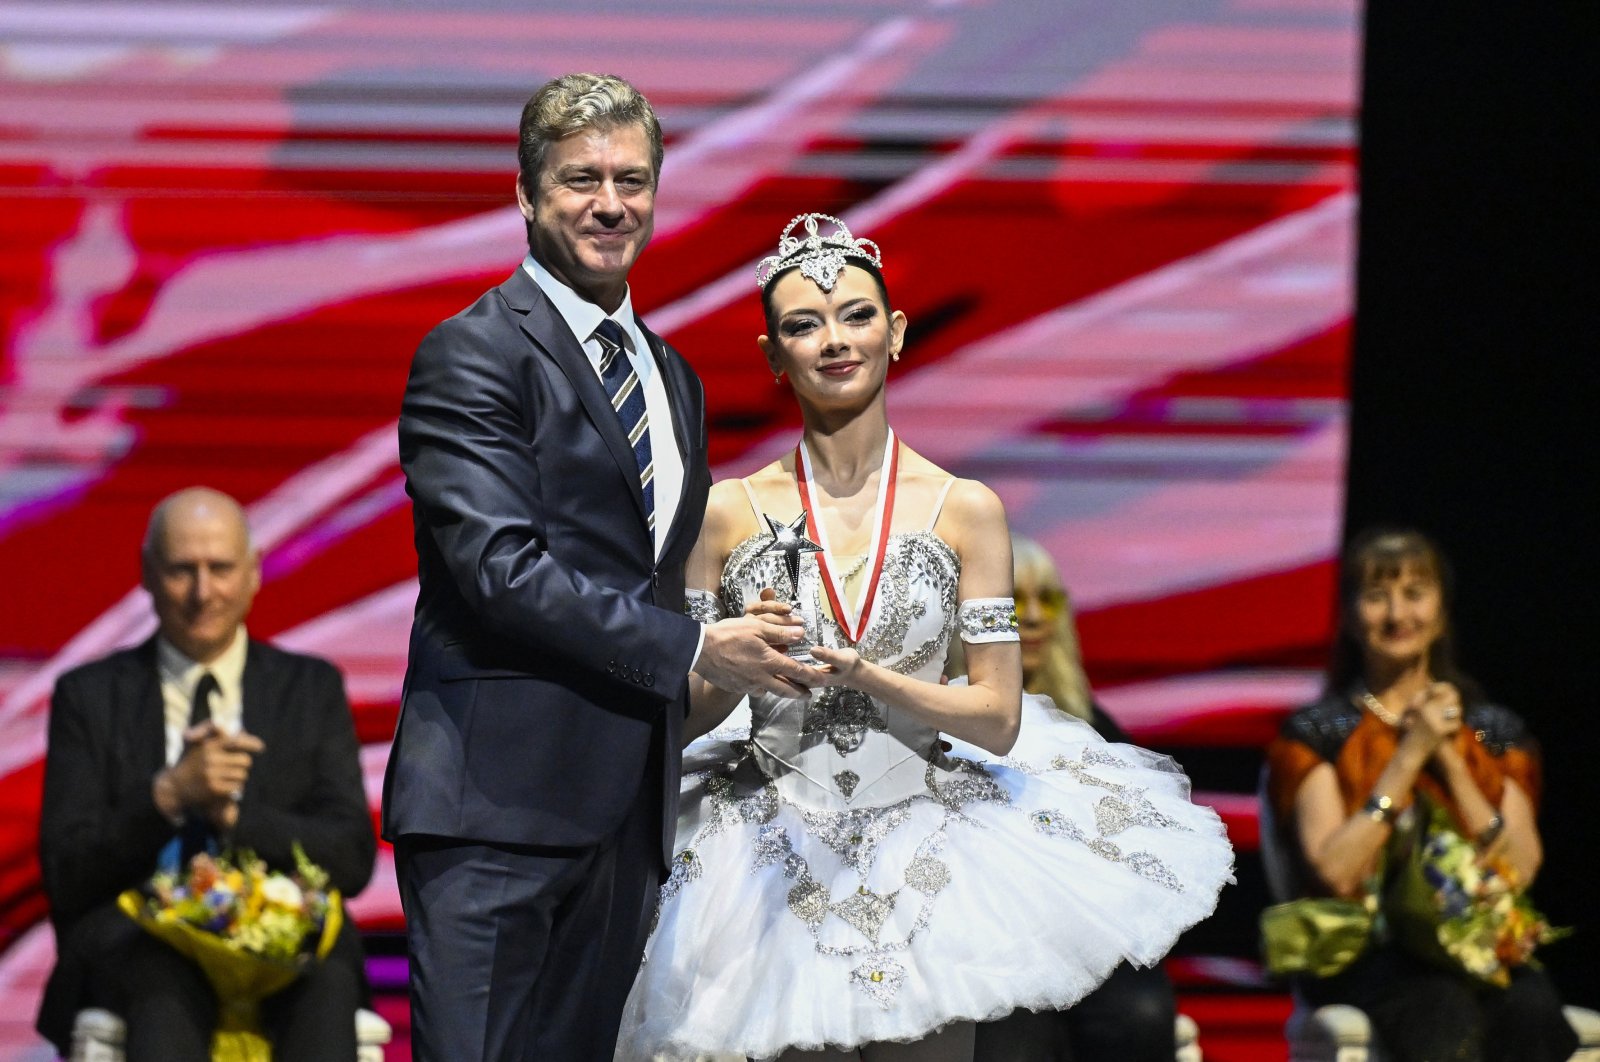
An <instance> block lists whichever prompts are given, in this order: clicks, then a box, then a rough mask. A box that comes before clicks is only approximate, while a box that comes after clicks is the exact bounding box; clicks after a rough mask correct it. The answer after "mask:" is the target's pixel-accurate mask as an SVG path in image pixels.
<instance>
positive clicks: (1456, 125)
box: [1346, 0, 1600, 1006]
mask: <svg viewBox="0 0 1600 1062" xmlns="http://www.w3.org/2000/svg"><path fill="white" fill-rule="evenodd" d="M1597 10H1600V4H1595V3H1592V2H1589V0H1576V2H1572V3H1566V4H1548V5H1547V4H1540V3H1531V4H1528V3H1500V4H1494V5H1489V4H1475V3H1467V4H1420V5H1419V4H1414V3H1409V2H1394V0H1369V4H1368V11H1367V48H1366V70H1365V78H1364V90H1363V94H1364V101H1363V117H1362V163H1361V186H1362V212H1361V221H1360V243H1359V260H1358V261H1359V265H1358V269H1357V290H1358V295H1357V305H1356V333H1355V351H1354V359H1353V368H1352V379H1351V398H1352V414H1351V437H1350V465H1349V493H1348V498H1347V506H1346V530H1347V533H1354V532H1355V531H1357V530H1359V529H1361V528H1363V527H1366V526H1369V525H1371V524H1374V523H1384V524H1405V525H1412V526H1417V527H1420V528H1422V529H1423V530H1425V531H1427V532H1429V533H1430V534H1432V535H1433V536H1434V537H1435V538H1436V539H1437V540H1438V541H1439V542H1440V543H1441V544H1442V546H1443V548H1444V549H1445V551H1446V553H1447V554H1448V555H1449V556H1450V557H1451V559H1452V560H1453V561H1454V563H1455V566H1456V569H1457V577H1458V578H1457V581H1458V584H1459V587H1458V589H1459V594H1458V598H1459V599H1458V602H1457V606H1456V614H1455V621H1456V627H1457V631H1458V634H1459V636H1460V642H1461V659H1462V664H1463V666H1464V668H1465V670H1466V671H1468V672H1469V673H1470V674H1473V675H1474V676H1475V677H1476V678H1477V679H1478V680H1479V681H1480V682H1481V683H1482V684H1483V685H1484V686H1485V687H1486V688H1487V689H1488V690H1489V692H1490V693H1491V695H1493V696H1494V697H1495V698H1496V699H1498V700H1499V701H1501V702H1502V703H1504V704H1505V705H1507V706H1508V707H1510V708H1512V709H1514V710H1516V711H1517V712H1519V713H1521V714H1522V715H1523V716H1524V717H1525V718H1526V719H1527V720H1528V722H1529V723H1530V724H1531V726H1532V727H1533V729H1534V732H1535V733H1536V734H1537V735H1538V737H1539V738H1540V739H1541V741H1542V744H1543V747H1544V752H1545V764H1546V787H1545V794H1544V801H1543V810H1542V814H1541V827H1542V829H1543V834H1544V839H1545V844H1546V862H1545V870H1544V872H1543V874H1542V875H1541V878H1540V880H1539V882H1538V884H1537V886H1536V887H1535V890H1534V895H1535V898H1536V900H1537V901H1538V902H1539V903H1540V904H1541V905H1542V906H1543V907H1544V908H1545V909H1546V911H1547V913H1549V914H1550V915H1551V916H1552V917H1553V919H1554V920H1556V921H1558V922H1560V923H1562V924H1566V925H1571V926H1575V927H1577V929H1578V934H1577V936H1576V937H1575V938H1573V939H1571V940H1568V941H1565V942H1563V943H1560V944H1556V945H1553V946H1552V947H1551V948H1550V949H1549V950H1548V952H1546V957H1547V962H1548V965H1549V966H1550V968H1551V969H1552V971H1553V972H1554V974H1555V976H1556V979H1557V982H1558V984H1559V985H1560V986H1561V988H1562V989H1563V992H1564V994H1565V995H1566V997H1567V999H1568V1001H1569V1002H1575V1003H1582V1004H1585V1005H1588V1006H1600V963H1596V962H1595V960H1594V956H1595V955H1596V954H1597V953H1600V870H1596V869H1592V868H1595V867H1600V858H1596V851H1595V850H1596V848H1597V847H1600V738H1597V736H1596V735H1597V730H1600V666H1597V660H1600V623H1597V622H1596V613H1597V612H1600V581H1597V579H1596V568H1597V565H1596V563H1595V556H1596V552H1597V551H1600V522H1597V519H1596V510H1597V509H1600V476H1597V475H1596V470H1597V463H1596V460H1595V458H1596V453H1597V448H1596V447H1595V445H1594V443H1593V441H1592V440H1593V437H1594V435H1595V433H1596V432H1600V387H1597V381H1600V317H1597V311H1596V306H1597V305H1600V256H1597V253H1596V248H1597V247H1600V224H1597V219H1600V165H1597V158H1600V152H1597V149H1596V143H1597V137H1600V107H1597V102H1600V101H1597V98H1596V96H1597V93H1596V86H1600V64H1597V62H1596V57H1595V54H1594V53H1595V51H1596V48H1595V42H1596V41H1597V40H1600V25H1597V22H1600V20H1597V17H1596V12H1597Z"/></svg>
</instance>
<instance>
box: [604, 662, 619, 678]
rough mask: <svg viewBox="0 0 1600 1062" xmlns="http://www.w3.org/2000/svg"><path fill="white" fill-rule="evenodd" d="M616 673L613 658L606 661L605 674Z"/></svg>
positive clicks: (615, 663)
mask: <svg viewBox="0 0 1600 1062" xmlns="http://www.w3.org/2000/svg"><path fill="white" fill-rule="evenodd" d="M616 673H617V662H616V661H615V660H610V661H607V662H606V674H608V675H615V674H616Z"/></svg>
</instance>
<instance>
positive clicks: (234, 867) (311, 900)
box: [117, 844, 344, 1062]
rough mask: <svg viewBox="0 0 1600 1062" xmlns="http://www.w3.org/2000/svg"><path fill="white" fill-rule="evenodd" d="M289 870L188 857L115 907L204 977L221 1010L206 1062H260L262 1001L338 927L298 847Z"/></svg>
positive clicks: (319, 954)
mask: <svg viewBox="0 0 1600 1062" xmlns="http://www.w3.org/2000/svg"><path fill="white" fill-rule="evenodd" d="M294 858H295V871H294V873H293V874H285V873H282V872H281V871H269V870H268V869H267V865H266V863H265V862H264V861H262V860H260V859H257V858H256V857H255V855H254V853H251V852H247V851H241V852H238V853H236V854H235V856H234V858H232V859H228V858H215V859H214V858H212V857H211V856H209V855H205V854H201V855H197V856H195V857H194V859H193V861H192V862H191V863H190V864H189V867H188V869H187V871H186V872H183V873H179V874H174V873H170V872H160V873H157V874H156V875H155V876H154V877H152V878H151V879H150V880H149V881H148V882H147V883H146V884H145V885H144V886H143V887H142V888H138V889H129V890H128V891H127V892H124V893H123V894H122V895H121V896H120V897H119V898H118V900H117V903H118V906H120V907H121V908H122V910H123V912H124V913H126V914H127V915H128V916H129V917H130V918H132V919H133V920H134V921H135V922H138V923H139V925H141V926H143V927H144V928H145V929H146V930H147V931H148V932H150V933H151V934H153V935H155V936H156V937H159V938H160V939H161V940H163V941H165V942H166V943H167V944H170V945H171V946H172V947H174V948H176V949H178V951H180V952H182V953H183V954H184V955H186V956H188V957H189V958H191V959H193V960H194V962H195V963H196V964H197V965H198V966H199V967H200V968H201V970H203V971H204V972H205V975H206V978H207V980H209V981H210V982H211V987H212V988H213V989H215V990H216V993H217V998H218V999H219V1000H220V1001H221V1004H222V1013H221V1015H220V1016H219V1020H218V1024H217V1035H216V1039H215V1040H214V1041H213V1043H212V1058H213V1062H258V1060H260V1062H265V1060H267V1059H270V1058H271V1048H270V1045H269V1044H268V1043H267V1041H266V1039H265V1038H264V1037H263V1036H262V1035H261V1031H260V1030H261V1027H260V1019H259V1014H258V1008H259V1005H260V1003H261V1000H263V999H265V998H266V997H267V996H270V995H271V994H272V993H274V992H277V991H280V990H282V989H283V988H285V987H287V986H288V985H289V984H290V983H291V982H292V981H293V980H294V979H295V978H296V977H298V976H299V975H300V973H301V972H302V971H303V970H305V969H306V968H307V967H309V966H311V965H312V964H314V963H316V962H319V961H321V959H322V958H323V957H324V956H326V955H327V953H328V951H329V949H331V948H332V947H333V942H334V940H335V939H337V937H338V935H339V928H340V926H341V925H342V923H343V920H344V913H343V907H342V905H341V903H340V899H339V892H338V890H337V889H330V888H329V887H328V875H327V873H326V872H325V871H324V870H323V869H322V868H321V867H318V866H317V865H316V864H315V863H313V862H311V860H310V859H308V858H306V854H305V851H304V850H303V849H301V848H300V846H299V845H298V844H297V845H295V846H294Z"/></svg>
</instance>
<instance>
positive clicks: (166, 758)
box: [38, 488, 376, 1062]
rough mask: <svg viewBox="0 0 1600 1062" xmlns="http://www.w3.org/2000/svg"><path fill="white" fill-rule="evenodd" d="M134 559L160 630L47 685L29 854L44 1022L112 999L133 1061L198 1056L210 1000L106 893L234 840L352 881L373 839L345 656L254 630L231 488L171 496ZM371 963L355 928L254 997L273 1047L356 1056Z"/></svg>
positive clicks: (338, 882)
mask: <svg viewBox="0 0 1600 1062" xmlns="http://www.w3.org/2000/svg"><path fill="white" fill-rule="evenodd" d="M142 562H143V564H142V567H143V584H144V588H145V590H147V591H148V592H149V594H150V600H151V604H152V605H153V606H154V608H155V613H156V618H157V620H158V624H159V630H158V632H157V633H156V635H155V636H154V637H152V638H151V639H149V640H148V641H146V642H145V643H144V644H142V645H139V646H136V647H134V648H131V649H124V650H122V651H120V652H116V653H112V654H111V655H110V656H108V657H105V658H103V659H101V660H96V661H94V662H92V663H89V664H85V665H84V666H82V667H79V668H77V669H75V670H73V671H69V672H67V673H66V674H64V675H62V676H61V678H60V680H59V681H57V683H56V687H55V695H54V698H53V699H52V701H51V707H50V744H49V749H48V751H47V753H46V756H45V780H44V808H43V813H42V819H41V822H40V830H39V857H40V862H41V864H42V865H43V869H44V886H45V892H46V894H47V895H48V896H49V899H50V909H51V910H50V915H51V920H52V921H53V922H54V924H55V930H56V950H57V962H56V968H55V970H54V971H53V972H52V973H51V976H50V983H49V985H48V987H47V988H46V990H45V996H44V1002H43V1004H42V1005H41V1007H40V1010H39V1022H38V1027H39V1031H40V1032H41V1033H43V1034H44V1035H45V1036H46V1037H48V1038H49V1039H50V1040H51V1041H53V1042H54V1043H55V1045H56V1046H57V1047H58V1048H60V1049H61V1051H62V1053H63V1054H65V1053H67V1051H68V1050H69V1047H70V1043H69V1041H70V1038H71V1032H72V1022H73V1017H74V1015H75V1014H76V1013H77V1012H78V1011H79V1010H81V1009H83V1008H85V1007H90V1006H99V1007H105V1008H106V1009H108V1010H111V1011H113V1012H115V1013H117V1014H120V1015H121V1016H122V1017H123V1018H124V1020H126V1022H127V1024H128V1038H127V1048H126V1053H127V1059H128V1062H142V1060H145V1059H162V1060H165V1062H178V1060H186V1059H193V1060H195V1062H203V1060H208V1059H210V1057H211V1034H212V1032H213V1030H214V1029H215V1026H216V1022H217V999H216V996H215V995H214V994H213V993H212V991H211V988H210V986H209V985H208V984H207V983H206V980H205V977H204V975H203V974H201V972H200V970H199V968H198V967H197V966H195V965H194V964H192V963H191V962H190V961H189V960H188V959H186V958H184V957H183V956H182V955H180V954H179V953H178V952H176V951H174V950H172V949H171V948H169V947H167V946H166V945H165V944H162V943H161V942H160V941H158V940H156V939H155V938H154V937H151V936H149V935H148V934H147V933H145V932H144V931H143V930H141V929H140V928H139V927H137V926H136V925H134V923H133V922H132V921H131V920H130V919H128V918H127V917H126V916H125V915H123V914H122V912H121V911H119V910H118V909H117V907H116V904H115V901H116V897H117V895H118V894H119V893H120V892H122V891H123V890H124V889H127V888H131V887H134V886H137V885H139V884H140V883H141V882H143V881H144V880H145V879H147V878H148V877H149V876H150V875H151V873H152V872H154V871H155V870H157V869H158V868H160V867H162V866H168V867H176V866H177V865H178V863H179V862H180V860H182V859H184V858H185V857H187V856H189V855H190V854H191V853H192V852H193V851H196V850H198V849H201V848H207V849H210V850H212V851H218V850H221V849H222V848H225V847H226V846H228V845H229V844H233V845H236V846H238V847H241V848H248V849H251V850H253V851H254V852H255V853H256V854H257V855H259V856H260V857H261V858H263V859H265V860H266V861H267V863H268V864H269V865H271V866H273V867H276V868H281V869H291V868H292V867H293V866H294V858H293V855H292V854H291V845H292V844H293V843H294V842H295V841H299V842H300V843H301V844H302V845H303V846H304V847H305V850H306V853H307V854H308V855H309V856H310V857H311V858H312V859H313V860H314V861H316V862H317V863H318V864H320V865H321V866H322V867H324V868H325V869H326V870H327V871H328V873H329V874H330V875H331V877H332V883H333V884H334V885H335V886H337V887H338V888H339V889H340V890H341V891H342V892H343V893H344V894H345V896H346V897H349V896H353V895H355V894H356V893H357V892H359V891H360V890H361V889H362V887H363V886H365V885H366V883H367V879H368V877H370V876H371V874H372V860H373V855H374V852H375V848H376V840H375V838H374V835H373V829H372V820H371V818H370V816H369V815H368V812H367V803H366V797H365V794H364V793H363V790H362V785H361V767H360V762H359V759H358V749H357V745H356V736H355V728H354V725H353V723H352V721H351V718H350V708H349V705H348V704H347V702H346V701H345V694H344V683H343V680H342V679H341V678H340V676H339V672H338V671H336V670H335V669H334V667H333V665H332V664H330V663H328V662H327V661H325V660H320V659H317V658H316V657H310V656H300V655H297V654H294V653H287V652H284V651H283V650H280V649H274V648H273V647H272V646H270V645H267V644H266V643H264V642H258V641H255V640H253V639H251V638H250V637H249V636H248V635H247V634H246V632H245V628H244V620H245V616H246V615H247V614H248V613H249V611H250V604H251V602H252V601H253V600H254V598H255V594H256V590H257V589H258V588H259V587H260V585H261V558H260V555H259V554H258V553H257V551H256V550H255V548H254V546H253V545H252V544H251V541H250V532H249V528H248V526H247V525H246V523H245V516H244V512H243V510H242V509H240V507H239V505H238V503H237V502H235V501H234V500H233V499H232V498H230V497H228V496H227V495H225V494H221V493H218V492H217V491H213V490H208V489H204V488H194V489H190V490H185V491H180V492H179V493H177V494H174V495H172V496H171V497H169V498H167V499H166V500H165V501H163V502H162V503H161V504H160V505H158V506H157V507H156V509H155V511H154V512H153V513H152V514H151V517H150V525H149V530H148V531H147V532H146V534H145V541H144V549H143V555H142ZM364 978H365V975H364V972H363V968H362V954H361V946H360V941H359V938H358V937H357V936H356V934H355V931H354V930H353V929H352V928H351V927H350V926H349V925H348V924H347V925H346V926H345V928H344V930H343V931H342V932H341V934H340V937H339V940H338V942H337V944H336V945H335V946H334V949H333V951H332V952H331V953H330V954H329V956H328V958H327V959H326V960H325V961H324V962H323V963H322V964H321V965H319V966H317V967H315V968H314V969H313V970H311V971H310V972H308V973H307V974H305V975H303V976H302V977H301V978H300V980H299V981H297V982H296V983H295V984H293V985H291V986H290V987H289V988H287V989H285V990H284V991H283V992H281V993H279V994H278V995H276V996H273V997H272V998H270V999H269V1000H267V1002H266V1003H265V1005H264V1006H263V1007H262V1017H263V1021H264V1023H265V1025H266V1027H267V1033H268V1035H269V1036H270V1037H271V1038H272V1040H273V1043H274V1049H275V1057H278V1058H282V1059H289V1060H291V1062H305V1060H320V1059H329V1060H337V1062H350V1060H351V1059H353V1058H355V1055H356V1041H355V1012H356V1009H357V1008H358V1007H359V1006H360V1005H361V1004H362V1002H363V1000H364V998H365V995H366V984H365V979H364Z"/></svg>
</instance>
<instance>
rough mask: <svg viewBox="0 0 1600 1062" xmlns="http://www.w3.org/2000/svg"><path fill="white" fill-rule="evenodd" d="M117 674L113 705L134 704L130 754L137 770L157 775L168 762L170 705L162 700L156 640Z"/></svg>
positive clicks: (142, 647)
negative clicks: (168, 710)
mask: <svg viewBox="0 0 1600 1062" xmlns="http://www.w3.org/2000/svg"><path fill="white" fill-rule="evenodd" d="M124 659H125V660H127V661H128V664H127V666H125V667H123V668H122V669H121V670H120V672H119V674H118V675H117V692H116V697H115V699H114V700H113V701H112V703H113V704H128V705H132V706H133V713H132V714H133V720H132V724H133V733H132V735H131V738H130V740H129V742H128V751H127V756H128V758H129V759H130V760H132V761H133V767H134V772H135V774H136V775H138V776H140V777H143V776H146V775H154V774H155V773H156V772H157V771H159V770H161V769H162V768H163V767H165V766H166V765H167V708H166V705H165V704H164V703H163V702H162V700H161V673H160V672H159V671H158V670H157V664H156V640H155V638H153V637H152V638H150V639H149V640H148V641H146V642H145V643H144V644H143V645H141V646H139V648H138V650H137V651H136V652H135V653H134V654H133V656H132V657H125V658H124Z"/></svg>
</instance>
